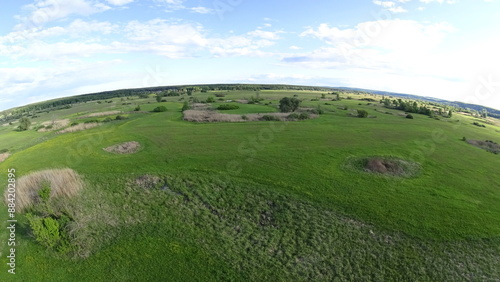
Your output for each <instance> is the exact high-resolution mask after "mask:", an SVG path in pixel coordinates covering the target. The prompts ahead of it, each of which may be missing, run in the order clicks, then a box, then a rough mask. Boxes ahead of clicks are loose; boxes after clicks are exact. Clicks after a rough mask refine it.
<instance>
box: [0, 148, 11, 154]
mask: <svg viewBox="0 0 500 282" xmlns="http://www.w3.org/2000/svg"><path fill="white" fill-rule="evenodd" d="M8 151H9V149H1V150H0V154H3V153H7V152H8Z"/></svg>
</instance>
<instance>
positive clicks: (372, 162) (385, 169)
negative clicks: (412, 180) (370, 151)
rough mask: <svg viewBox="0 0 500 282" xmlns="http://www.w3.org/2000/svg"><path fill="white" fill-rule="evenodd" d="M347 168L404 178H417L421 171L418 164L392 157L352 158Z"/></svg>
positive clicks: (347, 163) (348, 161)
mask: <svg viewBox="0 0 500 282" xmlns="http://www.w3.org/2000/svg"><path fill="white" fill-rule="evenodd" d="M345 167H346V168H348V169H349V170H354V171H358V172H364V173H372V174H379V175H383V176H390V177H403V178H409V177H414V176H417V175H418V174H419V172H420V169H421V166H420V164H418V163H415V162H410V161H407V160H403V159H400V158H397V157H391V156H371V157H351V158H349V159H348V160H347V162H346V165H345Z"/></svg>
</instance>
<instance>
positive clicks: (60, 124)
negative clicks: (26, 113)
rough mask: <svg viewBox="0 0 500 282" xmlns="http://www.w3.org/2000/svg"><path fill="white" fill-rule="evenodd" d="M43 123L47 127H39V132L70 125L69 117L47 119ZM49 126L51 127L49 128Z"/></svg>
mask: <svg viewBox="0 0 500 282" xmlns="http://www.w3.org/2000/svg"><path fill="white" fill-rule="evenodd" d="M41 125H43V126H45V127H44V128H41V129H39V130H38V132H48V131H54V130H59V129H61V128H63V127H66V126H68V125H69V119H59V120H51V121H45V122H42V124H41ZM47 127H49V128H47Z"/></svg>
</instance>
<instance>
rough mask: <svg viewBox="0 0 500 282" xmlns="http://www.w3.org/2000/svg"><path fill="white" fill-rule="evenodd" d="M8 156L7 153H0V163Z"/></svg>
mask: <svg viewBox="0 0 500 282" xmlns="http://www.w3.org/2000/svg"><path fill="white" fill-rule="evenodd" d="M9 156H10V154H9V153H3V154H0V163H1V162H3V161H5V160H6V159H7V158H8V157H9Z"/></svg>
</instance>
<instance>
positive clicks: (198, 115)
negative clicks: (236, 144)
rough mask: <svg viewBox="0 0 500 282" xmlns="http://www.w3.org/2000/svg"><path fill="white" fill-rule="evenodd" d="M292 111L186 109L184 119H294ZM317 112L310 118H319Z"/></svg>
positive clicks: (217, 120)
mask: <svg viewBox="0 0 500 282" xmlns="http://www.w3.org/2000/svg"><path fill="white" fill-rule="evenodd" d="M290 114H291V113H261V114H243V115H239V114H221V113H219V112H216V111H207V110H206V111H199V110H187V111H184V120H186V121H192V122H245V121H262V120H265V116H267V117H269V116H271V117H273V118H275V120H277V121H285V120H288V121H292V120H295V119H293V118H292V119H289V118H288V116H289V115H290ZM317 117H318V115H316V114H309V119H312V118H317Z"/></svg>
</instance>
